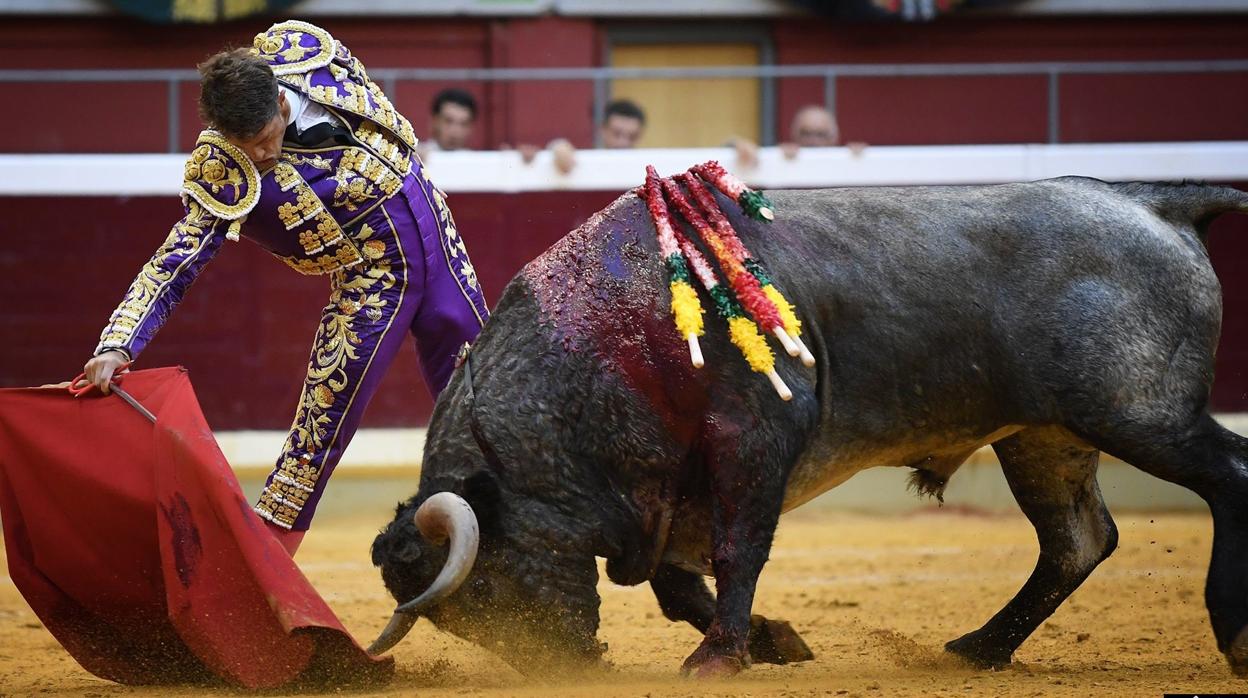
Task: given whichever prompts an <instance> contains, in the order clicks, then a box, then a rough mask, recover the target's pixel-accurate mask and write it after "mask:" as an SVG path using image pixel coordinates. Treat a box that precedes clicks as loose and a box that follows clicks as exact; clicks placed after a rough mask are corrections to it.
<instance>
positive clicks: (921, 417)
mask: <svg viewBox="0 0 1248 698" xmlns="http://www.w3.org/2000/svg"><path fill="white" fill-rule="evenodd" d="M770 195H771V197H772V199H773V200H774V202H775V205H776V211H777V219H776V221H775V223H773V224H771V225H763V224H759V223H755V222H753V221H750V220H746V219H744V218H743V217H742V215H741V214H740V212H739V210H737V208H736V206H735V205H734V204H732V203H731V202H729V201H728V200H727V199H723V198H722V197H721V199H720V203H721V206H722V207H723V208H724V209H725V210H726V211H727V212H728V213H729V217H730V218H731V220H732V223H733V225H734V226H736V229H737V230H738V231H739V233H740V235H741V237H742V239H743V240H744V241H745V243H746V245H747V246H748V247H749V248H750V249H751V250H752V251H753V252H754V253H755V254H756V255H757V256H759V257H760V258H761V259H763V260H764V261H765V263H767V264H768V266H769V269H770V270H771V272H772V273H773V276H775V277H776V283H777V286H778V287H779V288H780V289H781V290H782V291H783V292H784V293H785V294H786V295H787V296H788V297H789V298H790V299H791V300H792V301H793V302H794V303H795V305H796V306H797V309H798V313H799V316H800V318H801V321H802V323H803V327H804V332H803V335H802V337H803V339H805V341H806V343H807V344H808V345H809V346H810V348H811V350H812V351H813V352H814V354H815V356H816V357H817V359H818V361H817V364H816V365H815V367H814V368H806V367H804V366H802V365H801V364H800V363H798V362H797V361H796V360H792V359H789V358H788V357H786V356H780V357H778V362H777V363H778V369H779V372H780V375H781V376H782V377H783V378H784V380H785V381H786V382H787V383H788V385H789V386H791V387H792V389H793V393H794V397H793V400H792V401H791V402H782V401H781V400H780V399H779V398H778V397H777V395H776V393H775V392H774V391H773V390H772V388H771V386H770V384H769V383H768V381H767V380H766V379H764V378H763V377H761V376H760V375H758V374H755V373H752V372H751V371H750V370H749V368H748V367H747V366H746V364H745V362H744V360H743V359H742V358H741V356H740V354H739V353H738V352H737V350H736V349H735V348H733V347H732V346H731V345H730V344H729V341H728V339H727V333H726V328H725V326H724V323H723V322H722V321H720V320H719V319H718V318H716V317H713V316H712V314H711V313H709V312H708V315H707V333H706V336H705V337H704V338H703V340H702V345H703V348H704V351H705V354H706V367H705V368H703V369H700V370H699V369H695V368H693V367H692V366H691V365H690V361H689V357H688V352H687V349H686V346H685V343H684V342H683V341H682V339H681V338H680V337H679V336H677V334H676V332H675V330H674V328H673V324H672V319H671V313H670V310H669V307H668V304H669V300H670V296H669V291H668V280H667V278H666V275H665V272H664V269H663V265H662V264H661V261H660V259H659V255H658V250H657V245H656V241H655V232H654V226H653V225H652V223H651V221H650V219H649V216H648V214H647V212H646V210H645V208H644V206H643V203H642V201H640V200H639V199H638V198H637V197H636V196H635V195H633V194H626V195H624V196H622V197H621V198H620V199H618V200H617V201H616V202H615V203H613V204H612V205H611V206H609V207H608V208H606V209H605V210H604V211H602V212H601V213H599V214H597V215H596V216H594V217H593V218H592V219H591V220H590V221H589V222H587V223H586V224H585V225H584V226H582V227H581V228H580V229H578V230H576V231H574V232H572V233H571V234H569V235H568V236H566V237H565V238H564V239H562V240H561V241H560V242H558V243H556V244H555V245H554V246H553V247H551V248H550V249H549V250H547V251H546V252H545V253H544V254H543V255H542V256H541V257H539V258H537V259H536V260H534V261H533V262H531V263H530V264H529V265H527V266H526V267H525V268H524V270H523V271H522V272H521V273H520V274H519V275H518V276H517V277H516V278H515V279H514V280H512V282H511V283H510V284H509V285H508V286H507V288H506V290H505V291H504V293H503V297H502V299H501V300H500V302H499V304H498V307H497V309H496V310H495V313H494V316H493V318H492V319H491V320H490V322H489V323H488V324H487V326H486V327H485V329H484V330H483V331H482V333H481V336H480V338H479V339H478V340H477V342H476V346H475V347H474V348H473V350H472V352H471V358H470V360H469V361H468V363H467V364H466V365H465V366H461V368H460V370H458V371H457V372H456V374H455V376H454V378H453V379H452V381H451V383H450V385H449V386H448V388H447V389H446V391H445V392H444V393H443V394H442V396H441V397H440V399H439V400H438V403H437V407H436V409H435V411H434V414H433V419H432V422H431V423H430V426H429V433H428V443H427V445H426V447H425V454H424V467H423V470H422V473H421V481H420V489H419V491H418V493H417V494H416V495H415V496H414V497H413V498H412V499H411V500H409V501H408V502H406V503H403V504H401V505H400V506H399V507H398V510H397V512H396V517H395V520H394V522H393V523H391V524H390V525H389V526H388V527H387V528H386V529H385V530H384V531H382V533H381V534H379V535H378V537H377V539H376V541H375V542H374V544H373V561H374V563H375V564H377V565H379V566H380V567H381V574H382V578H383V580H384V582H385V584H386V587H387V588H388V589H389V591H390V592H391V593H392V594H393V595H394V597H395V598H396V599H398V600H400V601H408V600H409V599H413V598H414V597H417V596H418V595H422V592H423V596H421V598H420V599H419V600H417V601H416V602H415V603H408V604H406V605H405V606H402V607H400V610H399V612H397V613H396V615H395V617H394V619H393V620H392V622H391V624H390V626H389V627H388V628H387V630H386V631H385V633H384V634H383V636H382V638H380V639H379V641H378V643H377V644H376V645H375V647H374V649H377V650H382V649H385V648H387V647H389V646H391V645H392V644H393V643H394V642H397V641H398V639H399V638H401V637H402V634H403V633H404V632H405V631H406V629H407V628H408V627H410V625H411V623H412V622H413V621H414V620H415V618H416V617H417V616H418V615H424V616H427V617H428V618H429V619H431V620H432V621H433V622H434V623H435V624H436V625H437V626H438V627H439V628H443V629H445V630H449V631H450V632H452V633H455V634H457V635H459V636H461V637H464V638H467V639H469V640H472V641H475V642H477V643H480V644H481V645H483V646H485V647H487V648H490V649H492V650H494V651H496V652H498V653H499V654H500V655H501V656H502V657H503V658H504V659H506V660H507V661H509V662H510V663H512V664H514V665H516V666H518V667H520V668H522V670H526V671H536V670H538V668H539V667H542V666H545V665H546V664H547V662H549V661H551V660H555V659H559V660H564V661H567V660H576V661H593V660H595V659H596V658H598V657H599V655H600V654H601V653H602V651H603V650H604V649H605V648H604V647H603V646H601V645H600V644H599V643H598V642H597V640H596V637H595V636H596V631H597V628H598V606H599V598H598V595H597V592H596V590H595V584H596V582H597V578H598V574H597V568H596V565H595V558H596V557H601V558H605V559H606V560H607V574H608V576H609V577H610V578H611V579H612V580H613V581H615V582H617V583H621V584H639V583H641V582H644V581H649V582H650V584H651V586H652V588H653V590H654V593H655V595H656V597H657V598H658V602H659V605H660V607H661V608H662V610H663V612H664V614H665V615H666V616H667V617H668V618H671V619H673V620H684V621H688V622H689V623H691V624H692V625H694V626H695V627H697V628H698V630H700V631H702V632H703V633H704V634H705V638H704V640H703V641H702V643H701V645H700V646H699V647H698V648H697V650H696V651H695V652H694V653H693V654H692V655H691V656H690V657H689V658H688V659H687V660H686V662H685V665H684V668H685V670H693V671H696V672H697V673H698V674H726V673H733V672H735V671H737V670H739V669H740V668H741V667H743V666H745V665H747V664H748V663H749V661H750V660H751V658H752V659H754V660H755V661H770V662H784V661H793V660H800V659H805V658H809V657H810V654H809V651H808V650H807V649H806V647H805V645H804V644H803V643H802V641H801V639H800V638H799V637H798V636H797V635H796V633H794V632H793V631H792V629H791V628H790V627H789V626H788V624H787V623H783V622H778V621H769V620H767V619H765V618H761V617H759V616H753V617H752V616H751V614H750V610H751V605H752V603H753V597H754V590H755V584H756V581H757V579H758V575H759V573H760V571H761V570H762V568H763V564H764V563H765V562H766V560H767V556H768V552H769V549H770V546H771V541H772V535H773V532H774V531H775V528H776V522H777V519H778V517H779V516H780V514H781V513H782V512H784V511H787V510H789V509H792V508H794V507H796V506H798V505H800V504H802V503H803V502H806V501H808V500H810V499H811V498H812V497H814V496H816V495H818V494H819V493H821V492H824V491H826V490H828V489H830V488H832V487H835V486H836V485H837V484H839V483H841V482H844V481H845V480H846V479H848V478H849V477H850V476H851V475H853V474H854V473H856V472H858V471H860V470H862V469H864V468H869V467H874V466H894V467H908V468H913V469H914V484H915V485H917V487H918V488H919V489H920V490H921V491H924V492H927V493H933V494H938V493H939V492H940V491H941V490H942V489H943V487H944V485H945V483H946V482H947V481H948V479H949V477H950V476H951V475H952V474H953V473H954V471H955V470H957V468H958V467H959V466H960V465H961V464H962V462H963V461H964V460H965V459H966V458H967V457H968V456H969V455H970V454H971V453H972V452H973V451H975V450H976V449H978V448H980V447H981V446H984V445H988V444H991V445H992V447H993V448H994V449H995V450H996V452H997V455H998V456H999V457H1000V460H1001V464H1002V468H1003V470H1004V473H1005V477H1006V479H1007V480H1008V482H1009V485H1010V488H1011V490H1012V491H1013V493H1014V495H1015V497H1016V498H1017V499H1018V503H1019V506H1020V507H1021V508H1022V510H1023V512H1024V513H1025V514H1026V516H1027V517H1028V519H1030V520H1031V522H1032V523H1033V524H1034V526H1035V528H1036V532H1037V535H1038V536H1039V540H1040V556H1039V561H1038V562H1037V564H1036V568H1035V571H1034V572H1033V573H1032V575H1031V578H1030V579H1028V581H1027V583H1026V584H1025V585H1024V586H1023V588H1022V590H1021V591H1019V592H1018V594H1017V596H1015V597H1014V598H1013V599H1012V600H1011V601H1010V602H1009V603H1008V604H1006V605H1005V607H1004V608H1003V609H1002V610H1001V611H1000V612H998V613H997V614H996V615H995V616H993V617H992V618H991V619H990V620H989V621H988V622H987V623H986V624H985V625H984V626H983V627H982V628H980V629H978V630H975V631H974V632H971V633H969V634H967V635H964V636H962V637H961V638H959V639H957V640H954V641H952V642H950V643H949V644H948V645H947V646H946V648H947V649H948V651H950V652H952V653H954V654H956V655H959V656H961V657H963V658H965V659H967V660H969V661H971V662H973V663H975V664H977V665H980V666H1000V665H1003V664H1006V663H1008V662H1009V661H1010V659H1011V656H1012V655H1013V653H1014V651H1015V649H1016V648H1017V647H1018V646H1019V645H1020V644H1021V643H1022V642H1023V640H1024V639H1026V638H1027V636H1028V635H1030V634H1031V633H1032V631H1034V630H1035V629H1036V627H1037V626H1038V625H1039V624H1040V623H1041V622H1043V621H1044V619H1045V618H1047V617H1048V616H1049V615H1050V614H1051V613H1053V611H1054V610H1055V609H1056V608H1057V607H1058V605H1059V604H1061V602H1062V601H1063V600H1064V599H1065V598H1066V597H1067V596H1068V595H1069V594H1070V593H1071V592H1073V591H1074V590H1075V588H1076V587H1078V586H1079V584H1080V583H1081V582H1082V581H1083V580H1084V579H1085V578H1086V577H1087V576H1088V575H1089V574H1090V573H1091V572H1092V570H1093V568H1095V567H1096V565H1097V564H1098V563H1099V562H1100V561H1101V560H1103V559H1105V558H1106V557H1107V556H1108V555H1109V554H1110V552H1111V551H1113V549H1114V547H1115V545H1116V542H1117V532H1116V530H1115V527H1114V523H1113V521H1112V519H1111V518H1110V515H1109V512H1108V511H1107V510H1106V508H1105V505H1104V503H1103V501H1102V500H1101V494H1100V491H1099V489H1098V487H1097V482H1096V468H1097V457H1098V455H1099V453H1100V452H1101V451H1104V452H1106V453H1109V454H1112V455H1114V456H1116V457H1118V458H1121V459H1123V460H1125V461H1126V462H1128V463H1131V464H1132V465H1134V466H1136V467H1138V468H1140V469H1142V470H1144V471H1146V472H1148V473H1150V474H1152V475H1155V476H1157V477H1160V478H1163V479H1165V480H1169V481H1171V482H1176V483H1178V484H1180V485H1182V486H1184V487H1187V488H1189V489H1191V490H1193V491H1195V492H1196V493H1197V494H1199V495H1200V496H1201V497H1203V498H1204V499H1205V500H1206V501H1207V502H1208V504H1209V506H1210V508H1211V510H1212V513H1213V518H1214V523H1215V537H1214V550H1213V558H1212V563H1211V567H1210V571H1209V579H1208V588H1207V598H1206V601H1207V604H1208V608H1209V614H1210V618H1211V621H1212V624H1213V630H1214V633H1215V635H1216V636H1217V642H1218V647H1219V648H1220V649H1221V651H1222V652H1224V653H1225V654H1226V656H1227V658H1228V659H1229V661H1230V664H1231V667H1232V668H1233V669H1235V670H1236V671H1237V672H1241V673H1242V672H1245V671H1248V632H1245V626H1246V625H1248V441H1246V440H1245V439H1242V438H1240V437H1239V436H1236V435H1235V434H1232V433H1230V432H1228V431H1227V430H1225V429H1223V428H1222V427H1220V426H1219V425H1218V424H1217V423H1216V422H1215V421H1214V420H1213V419H1212V418H1210V416H1209V414H1208V412H1207V403H1208V399H1209V391H1210V385H1211V381H1212V378H1213V354H1214V348H1215V346H1216V344H1217V340H1218V332H1219V325H1220V322H1221V313H1222V304H1221V293H1220V288H1219V284H1218V280H1217V278H1216V277H1215V276H1214V273H1213V270H1212V268H1211V267H1210V265H1209V257H1208V253H1207V251H1206V248H1205V245H1204V231H1205V228H1206V226H1207V225H1208V223H1209V221H1210V220H1211V219H1212V218H1213V217H1214V216H1216V215H1217V214H1219V213H1221V212H1224V211H1232V210H1239V211H1246V210H1248V195H1246V194H1244V193H1241V192H1238V191H1236V190H1234V189H1228V188H1222V187H1210V186H1201V185H1188V184H1183V185H1164V184H1140V183H1133V184H1107V183H1104V182H1100V181H1097V180H1092V179H1083V178H1063V179H1056V180H1048V181H1042V182H1034V183H1029V184H1011V185H1003V186H991V187H930V188H927V187H924V188H904V189H837V190H823V191H777V192H771V193H770ZM703 303H704V305H706V306H707V308H708V310H709V309H710V306H709V302H708V301H707V300H706V299H705V298H704V300H703ZM776 349H777V350H778V347H776ZM778 353H779V352H778ZM466 369H467V370H466ZM469 374H471V375H469ZM435 493H453V495H454V496H452V495H442V496H441V497H440V498H438V501H430V502H429V504H428V505H427V506H425V507H424V509H423V510H421V516H423V517H424V519H423V521H422V523H421V526H420V528H421V531H418V530H417V525H416V523H415V522H414V520H413V517H414V514H415V513H416V512H417V511H418V510H420V507H421V505H423V504H425V503H426V500H429V499H430V497H431V496H432V495H434V494H435ZM447 497H450V499H445V498H447ZM443 500H445V501H443ZM448 503H449V504H448ZM469 507H470V509H469ZM452 510H454V511H452ZM448 512H449V513H451V514H455V515H454V516H449V517H448V516H447V515H446V514H447V513H448ZM478 527H479V533H478V532H477V531H478ZM422 532H423V534H424V535H423V536H422ZM448 535H449V538H450V539H451V552H450V553H449V557H448V552H447V549H446V547H445V546H443V545H441V543H442V542H443V540H444V539H445V538H446V537H447V536H448ZM474 555H475V565H474V564H472V563H473V556H474ZM448 560H449V563H448ZM444 565H445V569H444ZM439 572H441V573H442V574H441V576H440V577H439V579H438V581H437V582H435V583H434V585H433V586H434V588H432V589H430V588H429V587H430V583H431V580H433V579H434V577H435V575H438V574H439ZM705 574H710V575H713V576H714V578H715V584H716V590H717V594H716V595H715V596H712V595H711V593H710V591H709V590H708V589H707V587H706V585H705V583H704V582H703V580H702V578H701V577H702V575H705Z"/></svg>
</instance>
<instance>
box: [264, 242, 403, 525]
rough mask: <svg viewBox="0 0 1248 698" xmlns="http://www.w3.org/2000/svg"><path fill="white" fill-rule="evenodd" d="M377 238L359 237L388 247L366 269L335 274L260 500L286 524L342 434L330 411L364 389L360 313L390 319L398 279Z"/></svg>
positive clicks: (274, 518)
mask: <svg viewBox="0 0 1248 698" xmlns="http://www.w3.org/2000/svg"><path fill="white" fill-rule="evenodd" d="M373 236H374V231H373V229H372V228H371V227H369V226H367V225H364V226H361V228H360V232H359V234H358V235H357V236H356V237H357V239H358V240H360V241H362V242H363V243H364V244H365V245H366V246H369V247H371V248H373V249H376V248H377V246H378V245H380V248H381V250H382V251H383V254H382V255H380V256H379V257H378V259H377V260H376V261H375V262H374V263H373V264H372V265H370V266H369V267H368V268H367V270H366V271H364V272H362V273H348V272H344V271H337V272H335V273H334V276H333V290H332V292H331V293H330V299H329V301H330V302H329V305H328V306H326V309H325V313H324V315H323V316H322V317H321V323H320V326H319V327H318V328H317V333H316V340H315V343H314V344H313V352H312V358H311V360H310V361H309V364H308V375H307V379H306V380H305V383H304V389H303V392H302V395H301V398H300V401H299V409H298V411H297V412H296V413H295V418H294V420H293V422H292V423H291V428H290V434H289V436H288V437H287V439H286V443H285V444H284V446H283V448H282V452H283V453H284V454H285V455H284V456H283V458H282V461H281V464H280V465H279V466H278V468H277V472H276V473H274V475H273V478H272V481H271V482H270V483H269V484H268V486H267V487H265V490H264V492H263V493H262V494H261V496H260V499H259V501H258V502H257V504H256V511H257V513H259V514H260V516H262V517H264V518H265V519H268V520H270V521H273V522H274V523H276V524H278V525H280V526H284V527H289V526H292V525H293V524H294V522H295V520H296V519H297V518H298V516H299V513H300V512H301V511H302V509H303V507H304V506H305V505H306V504H307V501H308V498H309V497H310V496H311V494H312V492H313V491H314V490H315V487H316V483H317V481H318V480H319V479H320V476H321V466H322V463H323V461H318V462H316V463H313V460H314V456H315V455H316V454H323V453H324V452H325V451H326V450H327V449H329V448H330V447H332V445H333V438H334V436H335V435H336V433H337V428H336V425H335V423H334V421H333V418H332V417H331V415H330V414H329V411H330V410H331V409H335V408H336V407H337V408H339V409H342V406H343V405H344V401H345V403H347V404H349V402H350V400H351V398H352V396H353V395H354V394H355V391H356V390H357V389H358V381H359V380H360V378H362V376H358V375H357V376H355V382H354V383H353V382H352V378H353V376H352V375H350V374H349V373H348V367H349V365H350V364H351V362H358V361H362V360H365V361H366V360H368V357H367V356H362V351H361V350H362V344H363V340H362V338H361V334H360V331H359V329H358V328H357V327H356V322H357V318H358V313H359V311H360V310H364V311H365V316H366V317H368V318H370V319H371V320H372V321H374V322H376V321H379V320H381V319H382V318H384V317H385V315H386V309H387V308H388V306H389V305H390V301H388V300H386V299H385V294H386V292H387V291H389V290H391V289H392V288H394V286H395V285H396V284H397V283H398V278H397V277H396V275H395V273H394V271H393V269H392V267H391V264H390V262H388V261H385V260H384V259H382V257H384V249H385V247H386V243H385V242H384V241H381V240H375V239H372V238H373ZM366 336H367V335H366ZM372 341H379V340H376V339H374V340H372ZM339 418H341V417H339Z"/></svg>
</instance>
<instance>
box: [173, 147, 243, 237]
mask: <svg viewBox="0 0 1248 698" xmlns="http://www.w3.org/2000/svg"><path fill="white" fill-rule="evenodd" d="M182 174H183V177H184V179H183V182H182V192H183V193H184V194H186V195H188V196H189V197H190V198H192V199H194V200H196V201H198V202H199V203H200V204H201V205H203V206H204V208H206V209H208V211H209V212H210V213H212V214H213V215H214V216H217V217H218V218H223V219H225V220H237V219H240V218H242V217H243V216H246V215H247V214H248V213H249V212H250V211H251V209H252V208H254V207H255V205H256V202H258V201H259V200H260V173H259V172H257V171H256V166H255V165H254V164H252V162H251V160H250V159H249V158H248V157H247V155H246V153H244V152H243V151H242V150H240V149H239V148H237V147H235V146H234V145H233V144H232V143H230V142H229V141H227V140H226V139H225V137H224V136H222V135H221V134H219V133H217V132H216V131H211V130H208V131H203V132H201V133H200V134H199V140H198V141H197V145H196V147H195V150H193V151H191V157H190V160H188V161H187V163H186V166H185V167H184V168H183V171H182ZM227 185H228V186H231V187H233V189H234V201H233V202H231V201H229V200H222V198H220V195H221V193H222V190H223V189H224V188H225V187H226V186H227Z"/></svg>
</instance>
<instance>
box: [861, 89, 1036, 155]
mask: <svg viewBox="0 0 1248 698" xmlns="http://www.w3.org/2000/svg"><path fill="white" fill-rule="evenodd" d="M837 94H838V96H837V104H838V105H840V106H839V107H838V110H837V111H838V114H837V117H838V120H839V122H840V125H841V130H842V131H843V132H844V134H843V139H848V140H855V141H864V142H866V143H874V144H877V145H952V144H965V143H1034V142H1043V141H1045V140H1047V135H1046V134H1047V130H1046V121H1047V120H1046V118H1045V117H1046V114H1047V113H1048V112H1047V105H1048V92H1047V90H1046V87H1045V79H1044V78H1043V77H1034V76H1010V77H938V78H928V77H914V78H846V79H842V80H839V81H838V84H837Z"/></svg>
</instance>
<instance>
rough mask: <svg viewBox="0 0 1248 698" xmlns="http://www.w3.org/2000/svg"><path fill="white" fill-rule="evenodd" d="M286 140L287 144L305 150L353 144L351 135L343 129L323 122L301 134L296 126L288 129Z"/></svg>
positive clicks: (290, 126) (292, 125)
mask: <svg viewBox="0 0 1248 698" xmlns="http://www.w3.org/2000/svg"><path fill="white" fill-rule="evenodd" d="M284 139H285V141H286V142H287V143H294V144H295V145H298V146H302V147H304V148H319V147H324V146H331V145H346V144H347V143H350V142H351V134H350V133H349V132H348V131H347V130H346V129H345V128H343V127H341V126H339V125H337V124H331V123H329V122H327V121H326V122H321V123H319V124H316V125H314V126H311V127H309V128H307V129H305V130H304V131H303V133H299V131H298V130H296V129H295V125H294V124H291V125H289V126H287V127H286V135H285V136H284Z"/></svg>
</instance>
